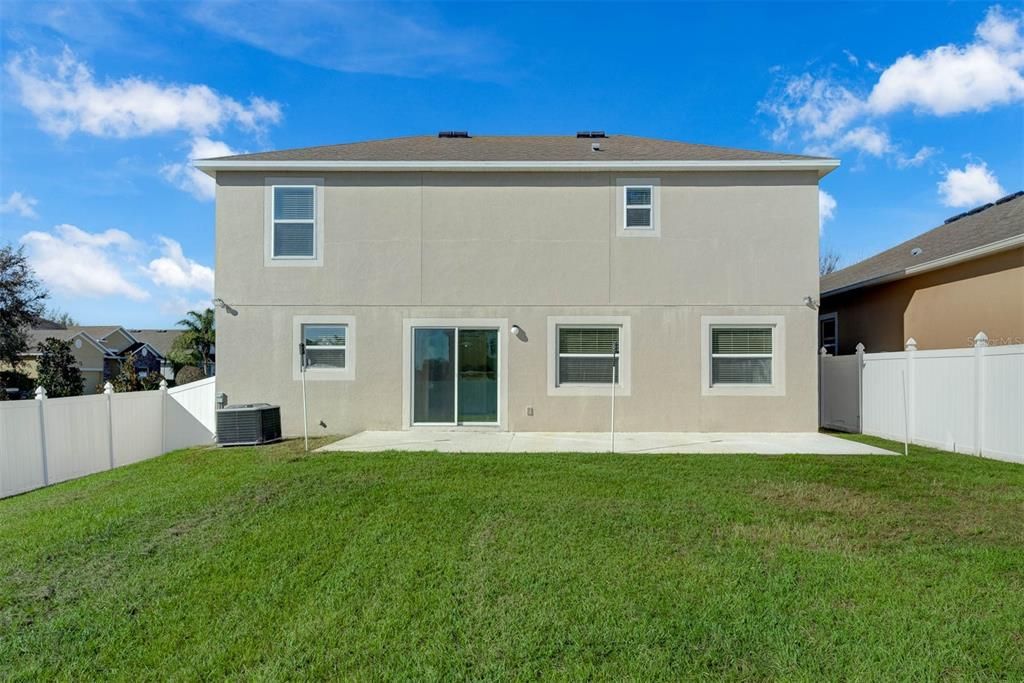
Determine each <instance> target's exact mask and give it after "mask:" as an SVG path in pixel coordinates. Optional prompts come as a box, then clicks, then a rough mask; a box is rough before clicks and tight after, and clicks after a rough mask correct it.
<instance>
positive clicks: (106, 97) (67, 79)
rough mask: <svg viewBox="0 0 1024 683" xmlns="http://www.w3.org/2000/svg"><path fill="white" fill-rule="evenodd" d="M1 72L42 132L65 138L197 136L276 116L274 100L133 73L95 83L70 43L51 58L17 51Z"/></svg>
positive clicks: (260, 125) (249, 126) (255, 126)
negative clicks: (242, 99) (77, 135)
mask: <svg viewBox="0 0 1024 683" xmlns="http://www.w3.org/2000/svg"><path fill="white" fill-rule="evenodd" d="M6 71H7V74H8V76H9V77H10V79H11V82H12V83H13V86H14V88H13V90H14V91H15V93H16V96H17V97H18V100H19V101H20V102H21V104H22V105H24V106H25V107H26V108H27V109H28V110H29V111H31V112H32V113H33V114H34V115H35V116H36V118H37V119H38V121H39V125H40V126H41V127H42V128H43V130H45V131H47V132H49V133H52V134H53V135H57V136H59V137H62V138H66V137H68V136H69V135H71V134H72V133H76V132H83V133H88V134H91V135H96V136H100V137H118V138H128V137H141V136H146V135H152V134H156V133H166V132H172V131H186V132H188V133H191V134H192V135H195V136H200V135H206V134H208V133H209V132H211V131H216V130H221V129H222V128H224V126H226V125H228V124H233V125H236V126H238V127H239V128H241V129H243V130H247V131H254V132H259V131H261V130H263V129H264V128H265V127H266V126H267V125H269V124H274V123H277V122H279V121H280V120H281V108H280V105H279V104H278V103H277V102H272V101H269V100H265V99H263V98H260V97H251V98H250V99H249V102H248V104H242V103H241V102H238V101H237V100H235V99H233V98H231V97H228V96H226V95H221V94H219V93H217V92H216V91H215V90H213V89H212V88H210V87H209V86H206V85H198V84H186V85H177V84H161V83H158V82H156V81H151V80H146V79H143V78H140V77H137V76H132V77H128V78H122V79H120V80H112V81H107V82H104V83H100V82H97V81H96V79H95V77H94V76H93V73H92V71H91V70H90V68H89V67H88V65H87V64H85V63H83V62H81V61H79V60H78V59H77V58H76V57H75V55H74V53H73V52H72V51H71V50H70V49H68V48H67V47H65V48H64V51H63V52H62V53H61V54H60V55H58V56H56V57H51V58H44V57H40V56H39V54H38V53H36V52H35V51H34V50H29V51H27V52H23V53H20V54H16V55H15V56H13V57H12V58H11V59H10V60H9V61H8V62H7V64H6Z"/></svg>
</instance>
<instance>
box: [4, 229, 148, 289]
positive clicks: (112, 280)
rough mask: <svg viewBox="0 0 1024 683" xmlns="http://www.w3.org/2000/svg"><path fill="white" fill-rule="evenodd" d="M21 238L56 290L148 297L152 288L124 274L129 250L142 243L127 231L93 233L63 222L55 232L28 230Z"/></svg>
mask: <svg viewBox="0 0 1024 683" xmlns="http://www.w3.org/2000/svg"><path fill="white" fill-rule="evenodd" d="M21 242H22V243H23V244H24V245H25V246H26V248H27V250H28V255H29V260H30V262H31V263H32V267H33V269H35V271H36V273H37V274H38V275H39V277H40V278H41V279H42V280H43V282H45V283H46V284H47V285H48V286H49V287H51V288H52V289H54V290H57V291H59V292H64V293H67V294H72V295H75V296H85V297H97V296H112V295H120V296H126V297H128V298H129V299H134V300H136V301H142V300H145V299H148V298H149V292H147V291H145V290H144V289H142V288H141V287H139V286H137V285H135V284H134V283H132V282H130V281H129V280H128V279H127V278H126V276H125V267H124V264H126V263H128V262H130V261H131V257H130V253H131V252H132V251H134V250H136V249H137V248H138V247H139V244H138V242H136V241H135V240H134V239H133V238H132V237H131V236H130V235H128V233H126V232H124V231H121V230H113V229H111V230H105V231H103V232H99V233H91V232H86V231H85V230H82V229H81V228H78V227H76V226H74V225H68V224H62V225H58V226H56V227H54V229H53V231H52V232H41V231H32V232H29V233H26V234H25V235H23V236H22V238H21Z"/></svg>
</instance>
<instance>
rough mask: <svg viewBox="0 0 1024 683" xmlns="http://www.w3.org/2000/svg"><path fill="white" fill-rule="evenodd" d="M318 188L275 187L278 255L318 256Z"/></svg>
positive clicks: (275, 226) (289, 256)
mask: <svg viewBox="0 0 1024 683" xmlns="http://www.w3.org/2000/svg"><path fill="white" fill-rule="evenodd" d="M315 203H316V188H314V187H305V186H290V185H280V186H276V187H274V256H275V257H283V258H313V257H315V256H316V207H315Z"/></svg>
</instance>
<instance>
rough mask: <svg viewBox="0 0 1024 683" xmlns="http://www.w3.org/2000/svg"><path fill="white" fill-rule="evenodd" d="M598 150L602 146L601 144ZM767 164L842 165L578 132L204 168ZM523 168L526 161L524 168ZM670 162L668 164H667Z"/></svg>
mask: <svg viewBox="0 0 1024 683" xmlns="http://www.w3.org/2000/svg"><path fill="white" fill-rule="evenodd" d="M595 147H596V149H595ZM643 162H650V163H652V164H663V165H667V164H672V163H678V164H681V165H682V164H701V163H706V164H707V165H709V166H710V165H713V164H729V163H736V164H749V165H751V166H754V165H757V164H761V165H764V166H766V167H774V166H776V165H792V166H794V167H804V168H806V169H808V170H810V169H815V170H819V172H821V173H822V174H824V173H827V172H828V171H831V170H832V169H833V168H835V167H836V166H838V165H839V162H838V161H836V160H835V159H827V158H824V157H812V156H803V155H798V154H781V153H778V152H762V151H754V150H745V149H736V148H732V147H717V146H713V145H700V144H693V143H689V142H676V141H673V140H659V139H655V138H644V137H637V136H634V135H607V136H604V135H603V134H602V135H601V136H597V137H591V136H587V137H578V136H575V135H480V136H468V137H441V136H439V135H419V136H411V137H400V138H389V139H384V140H372V141H368V142H352V143H346V144H339V145H323V146H320V147H301V148H297V149H285V150H277V151H268V152H256V153H253V154H237V155H234V156H226V157H215V158H212V159H201V160H198V161H196V162H195V165H196V167H197V168H199V169H201V170H204V171H206V172H208V173H212V172H215V171H218V170H228V169H230V168H240V169H244V168H254V167H260V168H282V169H284V168H289V167H290V166H288V165H289V164H290V165H293V166H294V165H300V164H306V165H307V166H309V167H314V166H315V165H319V166H320V167H330V166H336V167H339V168H341V167H345V166H356V167H367V168H388V167H391V168H397V167H399V166H402V167H405V166H414V165H416V166H420V167H423V166H428V167H432V168H438V169H444V168H453V169H464V168H470V169H475V170H486V168H487V166H486V165H493V166H494V167H495V168H505V167H513V168H515V167H522V165H542V164H555V165H557V164H565V165H567V166H568V167H579V168H588V167H594V166H601V165H608V164H610V165H619V166H621V167H624V168H628V167H629V166H630V165H631V164H640V163H643ZM517 165H519V166H517ZM666 167H667V166H666Z"/></svg>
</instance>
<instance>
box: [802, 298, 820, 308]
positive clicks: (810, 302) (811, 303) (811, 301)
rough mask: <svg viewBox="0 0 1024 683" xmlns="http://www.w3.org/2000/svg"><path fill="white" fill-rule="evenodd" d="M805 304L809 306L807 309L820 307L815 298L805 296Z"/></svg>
mask: <svg viewBox="0 0 1024 683" xmlns="http://www.w3.org/2000/svg"><path fill="white" fill-rule="evenodd" d="M804 304H805V305H806V306H807V308H817V307H818V302H816V301H815V300H814V297H813V296H805V297H804Z"/></svg>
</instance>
